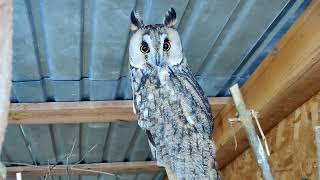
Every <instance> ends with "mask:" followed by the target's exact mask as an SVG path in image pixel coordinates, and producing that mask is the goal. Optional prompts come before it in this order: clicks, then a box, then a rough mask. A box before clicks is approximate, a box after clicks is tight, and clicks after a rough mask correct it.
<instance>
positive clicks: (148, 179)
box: [136, 173, 158, 180]
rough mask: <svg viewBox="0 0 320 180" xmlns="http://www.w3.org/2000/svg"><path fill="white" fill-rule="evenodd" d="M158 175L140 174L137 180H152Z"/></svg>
mask: <svg viewBox="0 0 320 180" xmlns="http://www.w3.org/2000/svg"><path fill="white" fill-rule="evenodd" d="M157 175H158V173H140V174H138V175H137V178H136V180H152V179H153V178H155V177H156V176H157Z"/></svg>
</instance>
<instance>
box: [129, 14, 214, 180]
mask: <svg viewBox="0 0 320 180" xmlns="http://www.w3.org/2000/svg"><path fill="white" fill-rule="evenodd" d="M175 16H176V15H175V11H174V10H173V9H170V10H169V11H168V13H167V15H166V16H165V19H164V24H158V25H148V26H144V25H143V21H142V20H141V19H140V17H139V16H137V13H132V16H131V21H132V27H133V28H132V29H133V30H134V31H135V32H134V34H133V36H132V38H131V41H130V46H129V60H130V72H131V76H132V90H133V97H134V111H135V113H136V114H137V116H138V124H139V126H140V127H141V128H143V129H145V130H146V132H147V134H148V138H149V143H150V147H151V150H152V153H153V156H154V157H155V158H156V160H157V162H158V164H159V165H162V166H165V167H169V168H170V169H171V170H172V171H173V172H175V173H176V177H177V179H187V180H189V179H190V180H192V179H197V180H198V179H199V180H201V179H203V180H205V179H210V180H216V179H219V177H218V171H217V169H216V162H215V148H214V144H213V141H212V140H211V134H212V128H213V117H212V112H211V109H210V106H209V103H208V99H207V98H206V97H205V95H204V93H203V91H202V89H201V87H200V86H199V84H198V83H197V81H196V79H195V77H194V75H193V74H192V72H191V70H190V68H189V66H188V64H187V60H186V58H185V57H184V55H183V53H182V48H181V42H180V39H179V35H178V33H177V31H176V30H175V29H174V28H173V26H174V22H175ZM166 43H167V44H166ZM165 44H166V45H165ZM168 47H169V50H168Z"/></svg>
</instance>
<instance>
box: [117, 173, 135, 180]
mask: <svg viewBox="0 0 320 180" xmlns="http://www.w3.org/2000/svg"><path fill="white" fill-rule="evenodd" d="M136 177H137V175H136V174H119V175H118V178H117V180H135V179H136Z"/></svg>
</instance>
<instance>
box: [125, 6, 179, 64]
mask: <svg viewBox="0 0 320 180" xmlns="http://www.w3.org/2000/svg"><path fill="white" fill-rule="evenodd" d="M175 24H176V12H175V10H174V9H173V8H171V9H169V10H168V12H167V14H166V15H165V16H164V19H163V23H162V24H154V25H144V24H143V20H142V19H141V17H140V16H139V14H138V12H136V11H132V13H131V30H132V31H133V35H132V37H131V39H130V45H129V62H130V65H131V66H132V67H134V68H139V69H143V68H146V67H148V68H154V69H159V68H163V67H167V66H175V65H178V64H180V63H181V62H182V60H183V52H182V47H181V42H180V38H179V34H178V32H177V30H176V29H175V27H174V26H175Z"/></svg>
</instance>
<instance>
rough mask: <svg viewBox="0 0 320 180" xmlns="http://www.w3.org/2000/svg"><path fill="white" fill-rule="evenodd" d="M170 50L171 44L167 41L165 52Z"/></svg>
mask: <svg viewBox="0 0 320 180" xmlns="http://www.w3.org/2000/svg"><path fill="white" fill-rule="evenodd" d="M170 48H171V45H170V42H169V41H165V42H164V43H163V50H164V51H169V50H170Z"/></svg>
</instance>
